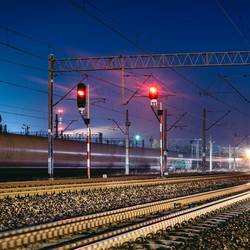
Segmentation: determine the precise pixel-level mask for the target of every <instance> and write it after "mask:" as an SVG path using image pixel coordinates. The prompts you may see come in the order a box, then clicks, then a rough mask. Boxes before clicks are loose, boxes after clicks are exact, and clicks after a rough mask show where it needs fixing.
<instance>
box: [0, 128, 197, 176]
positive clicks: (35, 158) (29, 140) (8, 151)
mask: <svg viewBox="0 0 250 250" xmlns="http://www.w3.org/2000/svg"><path fill="white" fill-rule="evenodd" d="M91 152H92V153H91V173H92V174H95V175H100V174H107V175H109V174H111V173H120V174H124V166H125V148H124V147H122V146H117V145H110V144H99V143H92V145H91ZM129 159H130V171H131V173H134V174H135V173H137V172H144V173H152V172H157V171H159V160H160V159H159V150H157V149H149V148H130V155H129ZM195 160H196V159H191V158H186V157H185V156H182V157H181V158H180V157H178V155H177V154H174V153H170V155H169V157H168V165H170V166H171V162H176V161H178V162H180V163H181V164H182V165H183V163H184V165H185V164H188V165H189V167H190V168H191V167H192V165H193V164H194V163H195ZM54 163H55V165H54V166H55V176H74V175H81V176H83V175H86V143H83V142H80V141H70V140H62V139H56V140H55V148H54ZM181 164H180V165H181ZM47 165H48V141H47V138H46V137H38V136H24V135H16V134H3V133H2V134H0V179H5V178H9V177H10V178H15V179H19V178H20V179H21V178H22V177H24V176H25V177H41V176H44V177H45V176H47ZM184 167H185V166H184Z"/></svg>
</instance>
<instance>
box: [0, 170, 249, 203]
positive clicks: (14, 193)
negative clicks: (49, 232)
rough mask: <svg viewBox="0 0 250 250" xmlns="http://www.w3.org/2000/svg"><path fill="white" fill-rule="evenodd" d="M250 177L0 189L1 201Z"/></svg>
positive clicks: (230, 176) (174, 179)
mask: <svg viewBox="0 0 250 250" xmlns="http://www.w3.org/2000/svg"><path fill="white" fill-rule="evenodd" d="M241 177H246V178H248V177H249V176H247V175H242V176H235V175H228V176H225V175H223V176H198V177H185V178H184V177H183V178H173V179H172V178H171V179H147V180H127V181H112V182H97V183H75V184H74V183H72V184H61V185H60V184H57V185H49V186H44V185H43V186H34V187H32V186H31V187H17V188H2V189H1V188H0V199H4V198H7V197H22V196H28V195H29V196H34V195H46V194H54V193H62V192H64V193H65V192H78V191H84V190H96V189H106V188H119V187H127V186H144V185H147V186H153V185H162V184H164V185H166V184H180V183H185V182H190V181H195V182H196V181H206V180H220V179H223V180H225V179H230V178H241Z"/></svg>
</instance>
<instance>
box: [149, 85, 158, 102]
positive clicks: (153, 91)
mask: <svg viewBox="0 0 250 250" xmlns="http://www.w3.org/2000/svg"><path fill="white" fill-rule="evenodd" d="M158 96H159V91H158V87H157V86H156V85H150V86H149V98H150V99H151V100H157V99H158Z"/></svg>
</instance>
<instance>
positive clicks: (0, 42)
mask: <svg viewBox="0 0 250 250" xmlns="http://www.w3.org/2000/svg"><path fill="white" fill-rule="evenodd" d="M0 45H1V46H4V47H7V48H9V49H13V50H16V51H18V52H20V53H22V54H25V55H27V56H31V57H34V58H38V59H41V60H44V59H46V61H47V58H46V57H43V56H40V55H38V54H34V53H33V52H30V51H28V50H25V49H23V48H20V47H17V46H15V45H12V44H10V43H6V42H3V41H0Z"/></svg>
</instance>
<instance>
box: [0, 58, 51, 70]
mask: <svg viewBox="0 0 250 250" xmlns="http://www.w3.org/2000/svg"><path fill="white" fill-rule="evenodd" d="M0 61H1V62H5V63H9V64H14V65H17V66H21V67H25V68H28V69H35V70H39V71H43V72H45V71H46V72H48V70H47V69H45V68H42V67H37V66H33V65H29V64H24V63H19V62H15V61H12V60H9V59H3V58H0Z"/></svg>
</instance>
